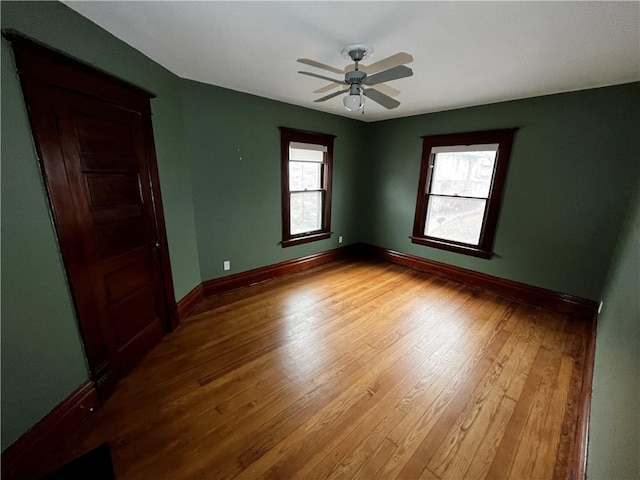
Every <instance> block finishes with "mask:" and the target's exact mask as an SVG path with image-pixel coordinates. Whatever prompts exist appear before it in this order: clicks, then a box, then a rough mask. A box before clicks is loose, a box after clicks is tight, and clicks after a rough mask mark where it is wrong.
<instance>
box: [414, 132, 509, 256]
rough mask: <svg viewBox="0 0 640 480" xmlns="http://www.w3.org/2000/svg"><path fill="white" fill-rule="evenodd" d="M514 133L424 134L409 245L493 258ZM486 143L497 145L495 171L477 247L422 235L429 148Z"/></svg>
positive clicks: (429, 175)
mask: <svg viewBox="0 0 640 480" xmlns="http://www.w3.org/2000/svg"><path fill="white" fill-rule="evenodd" d="M516 131H517V129H514V128H512V129H502V130H487V131H478V132H467V133H453V134H445V135H425V136H423V137H422V160H421V167H420V180H419V183H418V195H417V198H416V211H415V217H414V220H413V234H412V235H411V236H410V238H411V241H412V243H415V244H419V245H425V246H428V247H433V248H439V249H442V250H448V251H451V252H456V253H462V254H464V255H471V256H475V257H480V258H485V259H490V258H492V257H493V255H494V252H493V244H494V241H495V235H496V227H497V223H498V214H499V212H500V205H501V203H502V195H503V193H504V185H505V182H506V177H507V168H508V165H509V158H510V156H511V147H512V145H513V137H514V135H515V132H516ZM487 143H497V144H498V145H499V146H498V152H497V154H496V166H495V172H494V176H493V181H492V183H491V188H490V191H489V196H488V198H487V208H486V210H485V216H484V219H483V222H482V230H481V232H480V241H479V242H478V245H469V244H465V243H461V242H456V241H452V240H445V239H442V238H436V237H428V236H426V235H425V234H424V228H425V223H426V216H427V196H428V194H427V192H428V189H429V187H430V184H431V174H432V170H433V169H431V168H430V163H431V158H432V154H431V149H432V148H434V147H444V146H456V145H476V144H487Z"/></svg>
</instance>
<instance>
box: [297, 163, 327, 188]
mask: <svg viewBox="0 0 640 480" xmlns="http://www.w3.org/2000/svg"><path fill="white" fill-rule="evenodd" d="M321 172H322V164H321V163H312V162H289V190H292V191H295V190H305V189H307V190H319V189H320V187H321V179H322V173H321Z"/></svg>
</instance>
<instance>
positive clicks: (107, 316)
mask: <svg viewBox="0 0 640 480" xmlns="http://www.w3.org/2000/svg"><path fill="white" fill-rule="evenodd" d="M47 88H49V89H50V90H51V92H50V98H54V99H55V101H54V102H52V103H51V108H52V113H53V115H54V117H55V119H56V124H57V128H58V133H59V138H60V143H61V145H62V152H63V157H64V158H63V159H61V160H62V161H64V163H65V166H66V171H67V177H68V178H69V183H70V184H71V186H72V195H73V202H74V206H75V209H76V218H77V227H78V229H79V230H81V231H82V232H83V234H84V235H83V237H84V238H85V241H86V242H87V243H86V245H85V251H84V261H85V263H86V265H87V269H88V275H89V277H90V278H89V279H88V280H89V281H90V282H91V283H92V285H93V288H94V302H95V315H96V318H97V319H99V321H98V324H99V327H100V328H101V329H102V330H103V336H104V338H105V340H106V342H107V344H108V346H109V357H110V361H111V362H112V363H113V368H114V369H115V370H116V371H117V372H118V374H119V375H121V374H123V373H124V372H126V371H128V370H129V369H131V368H132V367H133V364H134V363H135V362H136V361H137V360H138V359H139V358H140V357H142V356H143V355H144V353H146V350H147V349H149V348H151V347H152V346H153V345H154V344H155V341H157V340H158V339H159V338H160V337H161V336H162V335H161V334H162V332H164V331H166V328H167V325H168V321H167V314H166V312H167V309H166V308H159V305H162V303H163V298H164V291H163V281H162V269H161V266H160V259H159V255H158V250H157V246H156V245H157V244H158V241H157V238H158V235H157V232H156V222H155V219H154V214H155V212H154V209H153V198H152V194H151V187H150V183H149V179H150V173H149V168H148V165H147V158H146V155H145V149H144V133H143V128H142V120H141V115H140V113H139V112H136V111H131V110H128V109H126V108H122V107H119V106H116V105H112V104H109V103H107V102H103V101H100V100H97V99H92V98H88V97H86V96H84V95H79V94H75V93H71V92H66V91H62V90H60V89H57V88H54V87H47ZM152 324H155V325H152Z"/></svg>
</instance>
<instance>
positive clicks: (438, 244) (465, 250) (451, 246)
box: [409, 236, 493, 260]
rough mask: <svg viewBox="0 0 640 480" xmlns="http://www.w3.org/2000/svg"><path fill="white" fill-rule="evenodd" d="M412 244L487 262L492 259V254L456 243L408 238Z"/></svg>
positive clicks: (423, 238)
mask: <svg viewBox="0 0 640 480" xmlns="http://www.w3.org/2000/svg"><path fill="white" fill-rule="evenodd" d="M409 238H410V239H411V242H412V243H416V244H419V245H425V246H427V247H433V248H439V249H440V250H448V251H450V252H456V253H462V254H463V255H471V256H473V257H479V258H485V259H487V260H489V259H491V257H493V252H490V251H487V250H482V249H480V248H477V247H471V246H465V245H459V244H457V243H449V242H447V241H444V240H442V241H438V240H433V239H430V238H425V237H413V236H411V237H409Z"/></svg>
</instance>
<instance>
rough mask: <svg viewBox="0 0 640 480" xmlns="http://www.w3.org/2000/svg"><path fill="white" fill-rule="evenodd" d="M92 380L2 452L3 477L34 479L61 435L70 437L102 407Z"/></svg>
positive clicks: (11, 479) (7, 478)
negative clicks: (42, 462) (41, 463)
mask: <svg viewBox="0 0 640 480" xmlns="http://www.w3.org/2000/svg"><path fill="white" fill-rule="evenodd" d="M99 405H100V401H99V400H98V393H97V391H96V388H95V386H94V384H93V382H91V381H87V382H85V383H84V384H82V385H81V386H80V387H79V388H78V389H77V390H76V391H75V392H73V393H72V394H71V395H69V396H68V397H67V398H66V399H65V400H63V401H62V402H61V403H60V404H59V405H58V406H56V407H55V408H54V409H53V410H51V411H50V412H49V413H48V414H47V415H46V416H45V417H44V418H43V419H42V420H40V421H39V422H38V423H36V424H35V425H34V426H33V427H32V428H30V429H29V430H28V431H27V432H26V433H25V434H24V435H22V436H21V437H20V438H19V439H18V440H16V441H15V442H14V443H13V444H12V445H11V446H9V447H8V448H7V449H6V450H5V451H4V452H2V478H3V479H4V480H14V479H15V480H17V479H25V478H31V477H32V476H33V475H34V473H35V472H36V471H37V468H38V467H39V466H40V465H39V464H40V461H42V459H44V458H46V457H47V456H48V454H49V453H50V452H51V450H52V449H53V448H54V447H55V446H56V445H58V443H59V442H60V439H61V438H64V437H66V436H68V435H69V434H70V433H71V432H72V431H74V430H75V429H76V428H78V427H79V426H80V424H81V423H83V422H84V421H85V420H86V419H87V418H88V417H89V416H90V415H92V414H93V413H94V412H95V411H96V410H97V409H98V407H99Z"/></svg>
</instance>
